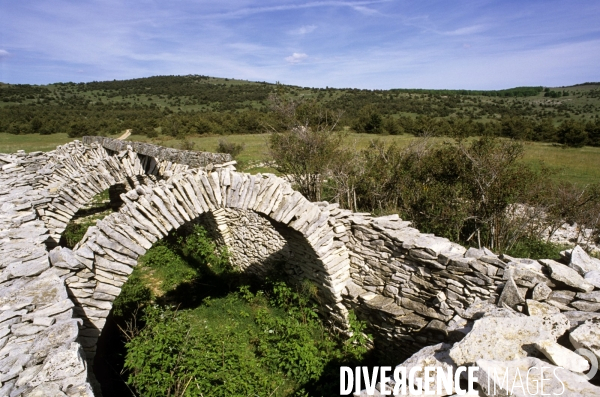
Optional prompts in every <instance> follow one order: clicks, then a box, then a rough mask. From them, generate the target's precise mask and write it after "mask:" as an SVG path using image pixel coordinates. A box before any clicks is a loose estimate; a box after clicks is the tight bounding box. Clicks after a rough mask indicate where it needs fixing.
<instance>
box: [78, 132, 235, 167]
mask: <svg viewBox="0 0 600 397" xmlns="http://www.w3.org/2000/svg"><path fill="white" fill-rule="evenodd" d="M83 143H84V144H86V145H92V144H93V143H98V144H100V145H101V146H103V147H105V148H106V149H109V150H111V151H113V152H122V151H124V150H127V147H128V146H130V147H131V148H132V149H133V151H134V152H136V153H138V154H141V155H144V156H149V157H153V158H155V159H158V160H166V161H169V162H171V163H174V164H187V165H189V166H190V167H192V168H198V167H206V166H208V165H209V164H223V163H227V162H230V161H231V160H232V157H231V155H230V154H228V153H210V152H196V151H190V150H177V149H171V148H166V147H162V146H157V145H152V144H150V143H144V142H128V141H120V140H118V139H112V138H106V137H101V136H84V137H83Z"/></svg>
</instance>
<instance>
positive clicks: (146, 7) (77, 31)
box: [0, 0, 600, 89]
mask: <svg viewBox="0 0 600 397" xmlns="http://www.w3.org/2000/svg"><path fill="white" fill-rule="evenodd" d="M171 74H176V75H185V74H203V75H209V76H215V77H229V78H238V79H248V80H254V81H268V82H275V81H280V82H282V83H285V84H295V85H300V86H311V87H325V86H330V87H338V88H344V87H356V88H370V89H387V88H448V89H451V88H465V89H501V88H510V87H515V86H521V85H530V86H531V85H544V86H561V85H571V84H577V83H583V82H586V81H600V1H597V0H592V1H586V0H578V1H553V0H543V1H542V0H539V1H537V0H520V1H510V0H507V1H485V0H481V1H467V0H465V1H448V0H446V1H427V0H421V1H396V0H377V1H368V0H365V1H288V0H281V1H272V0H263V1H256V0H235V1H223V0H221V1H214V0H213V1H204V0H198V1H188V0H175V1H165V0H162V1H158V0H157V1H154V0H142V1H140V0H131V1H115V0H95V1H87V0H43V1H40V0H19V1H15V0H0V81H1V82H5V83H29V84H46V83H52V82H59V81H62V82H66V81H74V82H81V81H93V80H97V81H100V80H112V79H129V78H136V77H146V76H154V75H171Z"/></svg>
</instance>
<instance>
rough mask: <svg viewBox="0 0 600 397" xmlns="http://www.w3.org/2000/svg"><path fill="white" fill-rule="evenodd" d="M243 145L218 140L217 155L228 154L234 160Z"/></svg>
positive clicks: (242, 148)
mask: <svg viewBox="0 0 600 397" xmlns="http://www.w3.org/2000/svg"><path fill="white" fill-rule="evenodd" d="M244 148H245V145H243V144H239V143H234V142H227V141H225V140H223V139H219V144H218V145H217V149H216V151H217V153H229V154H230V155H231V157H233V158H236V157H237V156H238V155H239V154H240V153H242V151H243V150H244Z"/></svg>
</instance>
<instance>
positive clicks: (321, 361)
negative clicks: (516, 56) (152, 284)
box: [125, 282, 366, 396]
mask: <svg viewBox="0 0 600 397" xmlns="http://www.w3.org/2000/svg"><path fill="white" fill-rule="evenodd" d="M307 291H310V289H302V288H300V289H293V288H291V287H289V286H287V285H285V284H284V283H282V282H273V283H270V284H268V286H267V289H265V290H260V291H258V292H256V293H252V292H250V289H249V287H247V286H246V287H243V288H241V289H240V291H239V292H238V293H231V294H229V295H227V296H226V297H223V298H216V299H206V300H205V302H204V304H203V305H202V306H200V307H198V308H197V309H194V310H182V311H174V310H173V309H171V308H161V307H159V306H151V307H148V309H147V310H146V314H145V316H144V321H145V323H146V326H145V328H144V329H143V330H142V331H141V332H140V333H139V334H138V335H137V336H136V337H134V338H133V339H132V340H131V341H130V342H129V343H128V344H127V349H128V351H127V356H126V360H125V367H126V368H127V369H128V370H130V371H131V373H130V376H129V383H130V384H132V385H133V386H134V387H135V388H136V390H137V392H138V393H139V394H140V395H144V396H165V395H176V396H181V395H184V393H185V395H186V396H208V395H210V396H231V395H272V396H291V395H307V393H310V395H333V394H334V393H335V392H336V391H337V390H336V389H337V383H336V381H337V379H339V365H353V364H358V363H359V362H360V360H361V359H362V357H363V356H364V352H366V348H364V341H365V339H364V337H362V333H360V332H355V334H354V337H353V339H352V340H351V341H350V343H346V341H344V340H343V339H341V338H338V337H336V336H334V335H331V334H329V333H328V332H327V329H326V328H325V327H324V325H323V324H322V323H321V321H320V320H319V318H318V316H317V315H316V312H315V307H314V305H313V304H311V303H310V297H309V295H307V294H306V292H307ZM352 318H353V319H355V317H352ZM352 325H353V327H354V328H353V330H355V331H356V330H360V331H362V329H364V323H360V322H357V321H355V320H353V322H352Z"/></svg>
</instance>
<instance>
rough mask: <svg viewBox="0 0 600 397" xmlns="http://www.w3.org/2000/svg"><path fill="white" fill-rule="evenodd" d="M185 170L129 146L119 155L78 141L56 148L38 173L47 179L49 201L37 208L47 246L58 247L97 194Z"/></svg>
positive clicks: (131, 186) (97, 145)
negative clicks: (71, 225)
mask: <svg viewBox="0 0 600 397" xmlns="http://www.w3.org/2000/svg"><path fill="white" fill-rule="evenodd" d="M187 168H188V166H187V165H185V164H176V163H172V162H170V161H168V160H162V161H161V160H158V159H156V158H154V157H152V156H148V155H143V154H139V153H136V152H135V151H134V150H133V149H132V148H131V146H126V148H125V150H122V151H120V152H113V151H111V150H108V149H106V148H104V147H103V146H101V145H100V144H98V143H91V144H90V145H84V144H82V143H81V142H78V141H75V142H71V143H69V144H66V145H63V146H59V147H58V148H57V149H56V150H55V151H53V152H51V153H50V154H49V158H48V161H47V163H46V165H45V166H44V167H43V168H42V169H41V170H40V171H39V173H41V174H47V175H49V177H48V178H47V179H46V180H45V181H44V185H45V189H46V191H47V197H48V199H47V200H46V201H45V202H42V203H39V204H38V205H36V210H37V211H38V213H39V215H40V217H41V219H42V220H43V221H44V223H45V225H46V227H47V228H48V230H49V232H50V237H49V239H48V241H47V244H48V245H49V246H50V247H52V246H54V245H56V244H57V243H58V241H59V239H60V235H61V234H62V232H63V231H64V230H65V227H66V226H67V224H68V223H69V221H70V220H71V219H72V218H73V216H74V215H75V213H77V211H79V210H80V209H81V208H82V207H83V206H84V205H86V204H88V203H89V202H90V201H91V199H92V197H94V196H95V195H96V194H98V193H100V192H102V191H104V190H106V189H108V188H111V187H114V186H115V185H118V184H124V185H125V186H126V188H127V190H130V189H132V188H134V187H135V186H136V185H138V184H139V183H140V182H139V181H140V180H142V179H143V178H146V177H149V178H151V179H157V178H161V177H163V174H165V175H170V174H172V173H177V172H181V171H183V170H185V169H187Z"/></svg>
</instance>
